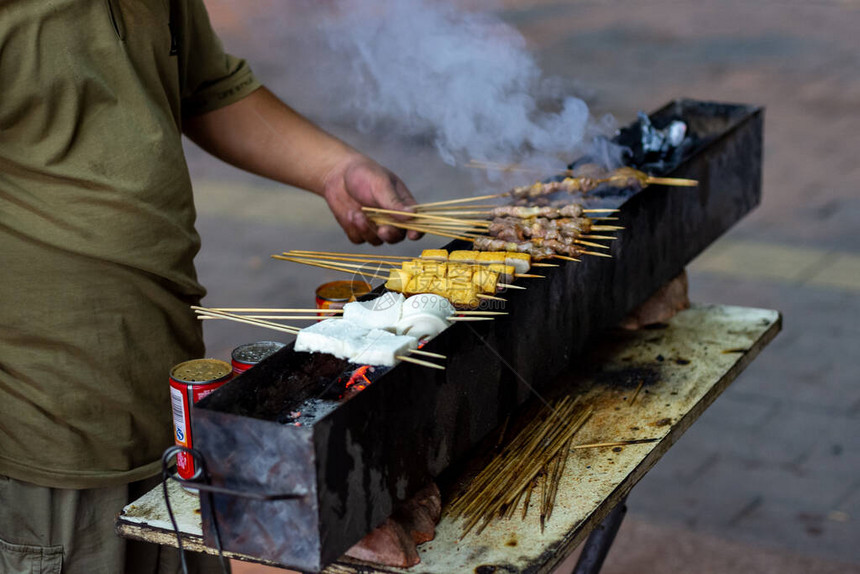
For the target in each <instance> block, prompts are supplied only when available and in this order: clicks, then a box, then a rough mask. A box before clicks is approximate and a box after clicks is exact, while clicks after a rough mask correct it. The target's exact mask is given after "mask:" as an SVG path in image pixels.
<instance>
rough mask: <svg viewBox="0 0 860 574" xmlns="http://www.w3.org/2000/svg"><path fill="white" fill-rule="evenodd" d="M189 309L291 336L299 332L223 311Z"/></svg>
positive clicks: (196, 307)
mask: <svg viewBox="0 0 860 574" xmlns="http://www.w3.org/2000/svg"><path fill="white" fill-rule="evenodd" d="M191 308H192V309H193V310H194V312H195V313H196V314H197V315H198V316H201V315H202V316H207V315H208V316H221V317H222V318H224V319H230V320H232V321H236V322H239V323H247V324H249V325H255V326H258V327H267V328H269V329H273V330H275V331H283V332H285V333H291V334H293V335H295V334H296V333H298V332H299V331H301V329H299V328H297V327H292V326H290V325H279V324H277V323H272V322H270V321H262V320H260V319H246V318H244V317H241V316H240V315H234V314H233V313H227V312H224V311H216V310H214V309H207V308H206V307H199V306H196V305H192V306H191Z"/></svg>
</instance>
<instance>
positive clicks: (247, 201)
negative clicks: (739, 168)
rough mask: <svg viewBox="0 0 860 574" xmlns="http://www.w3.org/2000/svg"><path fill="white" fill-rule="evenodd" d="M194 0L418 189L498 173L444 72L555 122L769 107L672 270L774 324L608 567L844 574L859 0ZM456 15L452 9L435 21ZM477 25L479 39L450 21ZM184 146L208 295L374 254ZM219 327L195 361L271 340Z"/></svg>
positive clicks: (433, 194)
mask: <svg viewBox="0 0 860 574" xmlns="http://www.w3.org/2000/svg"><path fill="white" fill-rule="evenodd" d="M206 4H207V5H208V7H209V10H210V16H211V18H212V21H213V25H214V26H215V28H216V29H217V30H218V32H219V33H220V34H221V37H222V40H223V41H224V43H225V45H226V46H227V48H228V50H230V51H231V52H232V53H234V54H237V55H240V56H242V57H244V58H246V59H247V60H248V61H249V62H250V63H251V66H252V68H253V69H254V71H255V72H256V73H257V75H258V76H259V77H260V78H261V79H262V80H263V82H264V83H265V84H266V85H267V86H269V87H270V88H271V89H272V90H273V91H274V92H275V93H277V94H278V95H279V96H281V97H282V98H283V99H284V100H286V101H287V102H288V103H290V104H291V105H292V106H293V107H294V108H296V109H297V110H299V111H300V112H302V113H304V114H306V115H308V116H309V117H311V118H312V119H313V120H314V121H316V122H318V123H320V124H321V125H323V126H324V127H325V128H326V129H327V130H329V131H331V132H333V133H335V134H336V135H338V136H339V137H341V138H343V139H345V140H346V141H347V142H349V143H350V144H352V145H353V146H355V147H357V148H359V149H360V150H362V151H364V152H366V153H368V154H369V155H371V156H372V157H374V158H376V159H377V160H379V161H380V162H381V163H383V164H385V165H386V166H388V167H389V168H391V169H392V170H394V171H395V172H396V173H397V174H398V175H400V177H401V178H402V179H403V180H404V181H405V182H406V184H407V185H408V186H409V188H410V189H411V191H412V192H413V194H414V195H415V196H416V197H417V198H418V200H419V201H432V200H437V199H445V198H453V197H460V196H465V195H470V194H475V195H477V194H479V193H482V192H484V193H486V192H494V191H503V190H504V189H506V186H508V185H509V184H510V183H511V182H510V181H507V180H506V179H505V178H501V179H500V178H499V175H498V174H484V173H480V174H479V173H475V170H471V169H467V168H465V167H463V166H462V162H461V161H458V159H459V158H458V157H457V153H453V154H452V153H450V151H451V150H452V149H453V150H454V151H455V152H456V151H457V150H458V149H459V148H457V144H456V139H452V138H455V137H456V129H454V131H453V132H452V131H451V127H450V126H447V127H441V128H439V127H437V126H436V125H435V123H434V122H436V121H437V120H438V121H445V120H446V119H449V118H451V117H453V118H454V122H455V124H456V123H457V122H458V121H459V120H458V119H457V118H458V117H459V116H458V115H457V114H458V113H459V112H461V111H463V110H466V111H468V110H469V108H470V106H476V105H480V104H481V102H482V101H483V100H482V99H481V94H477V95H476V94H475V93H470V94H467V95H465V96H464V97H463V98H462V99H458V97H456V96H450V97H449V95H448V94H449V92H448V91H446V89H445V88H446V86H453V87H454V88H455V90H454V92H455V93H458V92H457V91H456V89H457V87H458V86H461V84H462V83H463V82H464V80H463V78H464V77H465V78H466V80H468V79H469V78H470V77H471V78H473V79H474V78H479V80H478V81H481V82H489V84H486V85H487V86H489V87H487V88H483V87H482V86H483V84H479V85H478V87H479V88H480V89H485V91H486V97H487V101H488V102H496V99H495V96H496V95H495V93H494V90H495V89H494V88H493V86H492V81H493V78H507V79H512V81H520V80H522V82H523V84H522V86H521V90H522V91H523V92H525V93H528V92H529V91H532V92H533V94H534V96H535V98H536V103H535V105H536V106H538V108H539V109H540V110H542V112H541V113H545V114H549V115H547V116H546V117H549V118H553V117H558V118H562V117H564V114H565V113H566V111H565V110H566V109H567V107H566V105H567V101H566V98H568V97H576V98H578V99H579V101H581V102H584V103H585V104H587V106H588V109H589V110H590V114H591V118H592V122H591V123H590V124H589V126H588V127H587V128H586V131H587V133H597V132H603V133H608V132H611V130H612V129H613V126H614V125H617V126H623V125H626V124H628V123H630V122H631V121H632V120H634V119H635V115H636V112H637V111H639V110H643V111H653V110H654V109H656V108H658V107H660V106H662V105H663V104H665V103H667V102H669V101H670V100H672V99H674V98H678V97H690V98H696V99H702V100H713V101H725V102H738V103H750V104H760V105H764V106H765V107H766V114H765V161H764V192H763V203H762V205H761V206H760V207H759V208H758V209H757V210H756V211H755V212H754V213H753V214H752V215H751V216H749V217H747V218H746V219H745V220H744V221H743V222H742V223H741V224H740V225H738V226H737V227H736V228H735V229H733V230H732V231H731V232H730V233H728V234H727V235H726V236H725V237H724V238H723V239H721V240H720V241H718V242H717V243H715V244H714V245H713V246H712V247H711V248H710V249H709V250H708V251H707V252H705V253H704V254H703V255H702V256H701V257H699V258H698V259H697V260H696V261H695V262H694V263H693V264H692V265H691V267H690V268H689V270H688V271H689V274H690V290H691V293H690V296H691V299H692V300H693V301H696V302H703V303H723V304H733V305H746V306H754V307H764V308H773V309H778V310H780V311H782V312H783V314H784V330H783V332H782V333H781V334H780V335H779V336H778V337H777V339H776V340H775V341H774V342H773V343H772V344H771V345H770V346H769V347H768V348H767V349H765V351H764V352H763V353H762V355H761V356H760V357H759V358H758V359H757V360H755V361H754V362H753V364H752V366H751V367H750V368H749V369H748V370H747V371H746V372H744V373H743V375H742V376H741V377H740V378H739V379H738V380H737V381H736V382H735V383H734V384H733V385H732V386H731V387H730V388H729V389H728V390H727V391H726V392H725V394H724V395H723V396H722V397H720V399H719V400H717V402H716V403H715V404H714V405H713V406H712V407H711V408H710V409H709V410H708V411H707V412H706V413H705V414H704V416H703V417H702V418H701V419H700V420H699V421H698V422H697V423H696V424H694V425H693V427H692V428H691V429H690V430H689V431H688V432H687V433H686V435H685V436H684V437H682V439H681V440H680V441H679V442H678V443H677V444H676V445H675V446H674V447H673V448H672V449H671V450H670V451H669V453H668V454H667V455H666V456H665V457H664V458H663V459H662V460H661V461H660V462H659V463H658V464H657V466H656V467H655V468H654V469H653V470H652V471H651V472H650V473H649V474H648V475H647V476H646V477H645V478H644V479H643V480H642V482H641V483H640V484H639V485H638V486H637V487H636V488H635V489H634V490H633V492H632V494H631V496H630V499H629V507H630V512H629V514H628V517H627V519H626V521H625V522H624V524H623V525H622V527H621V531H620V533H619V536H618V538H617V540H616V543H615V546H614V547H613V550H612V552H611V553H610V555H609V558H608V561H607V563H606V565H605V567H604V572H607V573H621V572H672V571H681V570H688V571H696V572H720V573H722V572H858V573H860V544H858V542H860V353H858V352H857V351H858V344H860V297H858V295H860V233H858V228H860V193H858V187H860V162H858V160H857V153H858V150H860V113H858V112H860V38H858V36H860V35H858V30H860V0H817V1H806V2H800V1H795V0H782V1H774V2H754V3H753V2H746V1H740V0H722V1H720V2H694V1H692V0H656V1H650V2H633V1H632V0H601V1H596V0H595V1H588V0H579V1H564V2H562V1H553V0H534V1H524V0H520V1H516V2H515V1H513V0H507V1H494V2H485V1H478V0H475V1H469V2H466V1H461V2H454V3H447V2H441V1H439V2H435V3H434V2H429V1H418V0H410V1H408V2H398V3H397V4H396V6H397V8H395V3H394V2H385V1H381V0H379V1H375V2H367V3H364V2H354V3H353V4H354V5H357V6H360V7H361V12H359V13H355V14H344V13H341V14H340V18H339V19H336V18H333V12H332V10H333V9H334V8H335V7H336V5H337V4H338V3H337V2H300V1H295V2H293V1H291V2H283V1H281V2H278V1H276V0H257V1H255V2H240V1H239V0H206ZM434 4H435V7H434ZM437 9H438V10H443V11H444V12H445V13H444V14H443V16H445V18H443V19H441V20H439V21H438V22H437V23H436V24H437V26H436V27H433V26H431V24H426V26H424V27H422V26H416V22H429V21H430V20H431V18H429V17H427V15H426V14H425V13H423V12H421V11H422V10H423V11H427V10H430V11H431V12H432V11H433V10H437ZM411 10H418V12H417V13H416V12H414V11H411ZM394 12H396V13H397V17H398V18H400V20H393V21H392V20H391V19H392V18H394V16H392V14H391V13H394ZM452 19H454V20H458V21H462V22H465V27H464V28H462V29H459V30H453V31H452V30H448V29H447V28H446V27H445V25H444V24H445V22H450V21H452ZM386 26H387V27H386ZM413 27H414V28H413ZM448 28H450V26H449V27H448ZM487 30H489V31H490V32H489V33H490V34H491V35H492V38H491V39H490V40H487V39H484V40H482V41H484V42H485V43H483V44H482V43H480V42H478V41H476V42H475V43H472V42H470V41H466V40H464V39H463V37H462V36H463V35H465V36H466V38H467V39H468V38H470V37H473V34H474V35H477V34H481V33H486V31H487ZM422 34H424V35H425V36H422ZM458 34H460V36H458ZM398 37H399V38H400V40H401V41H409V40H410V38H411V39H416V38H420V39H421V41H422V42H423V44H422V45H421V46H418V47H416V48H415V53H414V54H413V56H412V59H411V60H410V59H409V58H406V59H403V58H401V59H399V60H396V61H392V62H388V63H383V64H382V65H381V66H380V67H379V68H378V69H374V68H373V62H372V60H373V58H375V57H379V55H378V54H376V55H374V53H373V49H376V50H378V51H381V52H382V53H383V54H384V53H389V54H390V53H392V52H397V46H396V40H397V38H398ZM381 38H382V39H388V38H393V40H391V41H392V42H395V43H394V44H386V43H380V42H381V41H382V40H380V39H381ZM476 40H477V38H476ZM386 41H388V40H386ZM486 41H489V42H490V43H489V44H487V43H486ZM416 42H417V40H416ZM368 46H369V47H370V48H371V49H370V50H369V51H366V50H365V49H364V48H365V47H368ZM487 46H489V47H490V48H492V50H490V52H492V53H494V54H495V56H493V57H492V58H491V57H490V56H491V55H492V54H491V55H488V54H487V51H486V49H485V48H486V47H487ZM494 46H503V47H504V49H503V50H496V49H495V48H493V47H494ZM410 49H411V48H410V47H409V46H406V47H404V51H405V52H409V50H410ZM409 53H411V52H409ZM437 55H439V58H437ZM443 56H444V57H443ZM481 58H487V61H486V62H481V63H480V67H478V68H469V67H468V65H469V64H468V63H469V62H470V61H472V62H474V60H475V59H481ZM493 58H494V59H493ZM491 60H492V61H491ZM368 62H370V63H368ZM464 62H466V63H465V64H464ZM508 63H512V64H511V65H512V66H513V65H514V64H515V65H516V66H518V67H517V68H516V69H513V70H512V69H509V68H508V67H507V66H508ZM472 65H474V64H472ZM434 66H443V67H445V70H446V73H447V71H451V74H452V75H451V76H450V77H444V76H432V77H431V81H430V82H428V83H424V82H425V80H426V79H427V78H426V77H425V76H422V74H424V72H422V70H424V68H425V67H430V68H433V67H434ZM464 66H465V68H464ZM398 70H399V71H400V72H403V74H402V76H398V75H397V74H398V73H399V71H398ZM368 78H370V79H368ZM440 78H441V79H440ZM518 78H519V80H518ZM523 78H525V79H523ZM368 82H371V83H368ZM466 84H467V85H468V81H466ZM400 95H403V97H404V98H405V101H400V100H399V99H398V98H399V97H400ZM410 98H412V99H410ZM422 98H423V99H422ZM476 102H477V104H476ZM496 103H497V102H496ZM503 103H504V102H503ZM574 103H576V102H574ZM577 105H579V104H577ZM410 106H412V108H410ZM395 107H397V108H401V109H400V110H399V112H398V113H397V114H391V115H389V110H391V109H392V108H395ZM416 107H417V108H418V111H417V112H416V109H415V108H416ZM577 109H579V108H577ZM553 114H556V115H555V116H554V115H553ZM606 114H610V115H611V118H610V117H607V116H606ZM415 116H418V117H420V118H421V119H420V121H414V122H412V121H411V120H409V119H408V118H410V117H415ZM439 118H442V120H440V119H439ZM404 122H405V124H404ZM574 123H575V120H574ZM454 128H456V125H455V126H454ZM488 129H489V128H488ZM440 134H441V135H440ZM452 134H453V135H452ZM479 135H483V136H484V137H485V139H488V140H489V139H494V140H496V139H498V138H500V137H501V136H499V135H497V134H496V132H493V131H492V130H490V131H489V132H487V133H485V134H479ZM445 138H447V139H445ZM440 141H442V142H443V143H442V144H440ZM452 141H453V142H455V143H454V144H451V145H449V146H448V147H447V148H446V147H445V145H446V142H447V143H449V144H450V143H451V142H452ZM467 144H468V142H467ZM467 144H464V146H465V147H464V148H463V149H465V152H464V151H463V149H460V150H459V151H460V152H462V153H466V152H468V151H470V150H471V149H472V148H469V147H468V145H467ZM187 145H188V147H187V151H188V156H189V163H190V166H191V170H192V177H193V180H194V185H195V194H196V200H197V208H198V229H199V231H200V233H201V235H202V238H203V248H202V251H201V253H200V255H199V256H198V259H197V264H198V272H199V275H200V278H201V280H202V282H203V284H204V285H206V286H207V288H208V289H209V295H208V296H207V297H206V299H205V300H204V304H205V305H209V306H224V307H240V306H254V307H266V306H280V307H298V306H303V307H310V306H313V304H314V288H315V287H316V286H317V285H319V284H321V283H323V282H325V281H327V280H335V279H342V278H346V277H341V276H339V275H338V274H336V273H335V272H331V273H327V272H326V271H324V270H322V269H312V268H308V267H300V266H297V265H292V264H288V263H283V262H276V261H274V260H271V259H269V255H270V254H272V253H277V252H280V251H283V250H286V249H324V250H330V251H345V250H365V251H367V250H369V249H371V248H370V247H369V246H363V247H358V248H356V247H354V246H352V245H351V244H350V243H349V241H348V240H347V239H346V238H345V236H344V235H343V234H342V233H341V231H340V228H339V227H338V226H337V224H336V223H335V222H334V220H333V219H332V218H331V216H330V214H329V211H328V209H327V207H326V205H325V203H324V202H323V201H322V200H321V199H319V198H317V197H315V196H312V195H310V194H307V193H305V192H302V191H299V190H296V189H291V188H288V187H285V186H282V185H276V184H273V183H271V182H267V181H265V180H262V179H259V178H256V177H253V176H250V175H247V174H244V173H242V172H240V171H238V170H236V169H233V168H231V167H229V166H226V165H224V164H222V163H220V162H218V161H217V160H214V159H212V158H211V157H208V156H207V155H206V154H205V153H204V152H202V151H200V150H199V149H197V148H195V147H194V146H193V144H190V143H189V144H187ZM440 149H441V153H440ZM446 150H447V151H446ZM499 153H501V152H499ZM500 159H501V158H500ZM568 159H572V158H568ZM446 160H447V161H446ZM452 163H453V164H454V165H452ZM561 165H562V163H561V162H560V163H559V164H558V166H559V167H560V166H561ZM442 243H443V241H442V240H441V238H425V239H423V240H422V241H420V242H419V243H418V244H416V243H412V242H410V243H408V244H399V245H397V246H391V247H385V248H382V250H381V252H385V253H397V254H414V253H417V252H418V251H419V250H420V249H422V248H428V247H437V246H439V245H441V244H442ZM217 323H220V322H207V324H206V325H205V328H206V333H205V335H206V340H207V345H208V349H209V355H210V356H213V357H218V358H227V357H229V353H230V350H231V349H232V348H234V347H236V346H238V345H239V344H242V343H246V342H251V341H255V340H260V339H271V338H274V339H278V337H277V336H275V337H273V335H272V333H269V332H261V331H258V330H255V329H254V328H247V329H245V328H242V327H238V326H237V325H235V324H229V325H224V324H217ZM228 360H229V359H228Z"/></svg>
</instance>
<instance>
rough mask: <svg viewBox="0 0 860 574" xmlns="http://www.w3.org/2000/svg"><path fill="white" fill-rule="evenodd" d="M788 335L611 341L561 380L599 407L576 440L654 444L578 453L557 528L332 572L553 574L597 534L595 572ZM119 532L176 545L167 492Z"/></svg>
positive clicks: (127, 516)
mask: <svg viewBox="0 0 860 574" xmlns="http://www.w3.org/2000/svg"><path fill="white" fill-rule="evenodd" d="M780 327H781V316H780V314H779V313H778V312H776V311H771V310H764V309H751V308H743V307H731V306H705V305H694V306H693V307H692V308H691V309H689V310H687V311H684V312H682V313H679V314H678V315H676V316H675V317H674V318H673V319H672V320H671V321H669V323H668V324H666V325H660V326H657V328H649V329H644V330H641V331H637V332H621V331H619V332H615V333H613V334H612V336H610V337H607V338H606V339H605V340H604V342H603V343H602V344H600V345H598V346H597V347H596V348H595V349H594V350H593V351H592V352H591V353H589V354H588V355H587V357H588V361H589V363H588V364H587V365H586V364H582V367H581V368H575V367H571V372H569V373H567V374H565V375H563V377H562V379H564V380H563V381H562V382H561V384H564V385H567V386H569V387H570V388H571V389H576V392H578V393H580V394H581V395H582V398H583V400H584V402H585V403H586V404H591V405H593V406H594V408H595V411H594V414H593V415H592V416H591V418H590V419H589V420H588V422H587V423H586V424H585V426H583V427H582V429H581V430H580V431H579V432H578V433H577V434H576V436H575V438H574V441H575V443H578V444H592V443H600V442H609V441H621V440H632V439H642V438H656V439H658V440H656V441H654V442H650V443H644V444H635V445H627V446H624V447H614V448H590V449H583V450H573V451H572V452H571V454H570V457H569V459H568V461H567V467H566V471H565V474H564V476H563V477H562V479H561V483H560V486H559V491H558V495H557V498H556V502H555V509H554V511H553V515H552V519H551V520H550V521H549V522H548V523H547V524H546V529H545V531H544V532H543V533H541V531H540V528H539V526H538V518H537V512H535V511H534V509H531V510H532V511H530V512H529V514H528V517H527V518H526V520H525V521H522V520H520V518H519V516H520V513H519V512H517V513H515V514H514V516H515V518H513V519H511V520H504V519H500V520H498V521H496V522H495V523H494V524H491V525H490V526H488V527H487V528H486V529H485V530H484V531H483V532H481V534H480V535H475V534H473V533H472V534H469V535H467V536H465V537H463V538H462V539H461V538H460V532H461V528H460V525H459V524H458V523H456V522H454V521H453V520H451V519H450V518H449V517H447V516H445V514H444V513H443V516H442V521H441V522H440V524H439V525H438V527H437V529H436V538H435V539H434V540H432V541H430V542H427V543H425V544H423V545H421V546H419V549H418V550H419V555H420V557H421V563H420V564H418V565H417V566H414V567H413V568H411V569H409V570H402V569H398V568H390V567H383V566H375V565H368V564H363V563H360V562H358V561H355V560H350V559H343V560H341V561H338V562H336V563H335V564H332V565H331V566H329V567H328V568H326V570H325V572H326V573H329V574H347V573H355V574H358V573H359V572H360V573H365V574H366V573H368V572H379V573H395V572H409V573H412V574H429V573H434V574H441V573H448V572H466V571H474V572H478V573H489V572H534V573H543V572H551V571H552V570H553V569H554V568H556V567H557V566H558V565H559V564H561V563H562V561H564V559H565V558H567V557H568V556H569V555H570V554H571V553H572V552H573V551H574V550H575V549H576V548H577V547H578V546H579V545H580V543H582V542H583V540H585V539H586V537H588V536H589V534H591V533H592V532H594V535H593V536H592V538H591V540H590V541H589V543H588V544H587V545H586V548H585V550H584V551H583V555H582V558H581V559H580V565H579V568H581V570H579V569H578V570H577V572H588V571H596V570H597V569H599V567H600V564H601V563H602V559H603V557H605V553H606V550H608V546H609V544H611V542H612V538H613V537H614V534H615V531H617V528H618V525H619V524H620V521H621V518H622V517H623V512H624V500H625V498H626V496H627V494H628V493H629V492H630V489H631V488H633V486H634V485H635V484H636V483H637V482H638V481H639V480H640V479H641V478H642V477H643V476H644V475H645V473H646V472H648V470H649V469H650V468H651V467H652V466H654V464H655V463H656V462H657V461H658V460H659V459H660V457H661V456H663V454H664V453H665V452H666V451H667V450H668V449H669V448H670V447H671V446H672V444H674V442H675V441H676V440H678V438H679V437H680V436H681V435H682V434H683V433H684V431H686V430H687V429H688V428H689V427H690V425H691V424H693V422H694V421H695V420H696V419H697V418H698V417H699V416H700V415H701V414H702V413H703V412H704V410H705V409H706V408H707V407H708V406H709V405H710V404H711V403H712V402H713V401H714V399H716V398H717V397H718V396H719V395H720V393H722V391H723V390H725V388H726V387H727V386H728V385H729V384H730V383H731V382H732V381H734V380H735V379H736V378H737V376H738V375H739V374H740V373H741V371H743V370H744V369H745V368H746V367H747V365H749V363H750V362H751V361H752V360H753V359H754V358H755V357H756V355H758V353H759V352H760V351H761V350H762V349H763V348H764V347H765V346H766V345H767V344H768V343H769V342H770V341H771V340H772V339H773V338H774V337H775V336H776V334H777V333H778V332H779V329H780ZM574 371H576V372H574ZM583 373H585V374H583ZM637 389H638V392H637ZM170 497H171V498H170V499H171V502H172V503H173V507H174V511H175V513H176V516H177V519H178V522H179V527H180V531H181V533H182V536H183V541H184V545H185V547H186V548H187V549H189V550H193V551H198V552H209V553H213V554H214V553H216V551H215V550H214V549H212V548H208V547H206V546H205V545H204V544H203V539H202V532H201V525H200V514H199V513H200V509H199V503H198V500H197V497H196V496H195V495H192V494H189V493H187V492H185V491H184V490H182V488H181V487H179V486H178V485H177V484H175V483H172V484H170ZM535 504H537V502H536V501H534V500H533V501H532V505H533V506H534V505H535ZM613 510H614V512H613ZM610 513H612V515H611V516H610ZM607 516H609V518H607ZM117 531H118V533H119V534H120V535H122V536H125V537H128V538H134V539H139V540H144V541H147V542H152V543H155V544H164V545H172V546H175V545H176V537H175V534H174V532H173V530H172V528H171V527H170V521H169V519H168V516H167V511H166V508H165V505H164V500H163V497H162V494H161V489H160V488H157V489H154V490H152V491H150V492H149V493H147V494H146V495H144V496H143V497H141V498H140V499H138V500H136V501H135V502H133V503H132V504H129V505H128V506H127V507H125V508H124V509H123V511H122V513H121V514H120V516H119V517H118V519H117ZM225 554H226V555H227V556H228V557H232V558H238V559H242V560H248V561H254V562H261V563H267V562H265V561H260V560H256V559H254V558H252V557H247V556H241V555H236V554H232V553H229V552H227V553H225Z"/></svg>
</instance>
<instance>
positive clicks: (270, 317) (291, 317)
mask: <svg viewBox="0 0 860 574" xmlns="http://www.w3.org/2000/svg"><path fill="white" fill-rule="evenodd" d="M242 317H243V318H244V319H267V320H274V321H293V320H295V321H319V320H320V319H324V318H325V317H320V316H319V315H242ZM201 319H229V317H220V316H206V317H201Z"/></svg>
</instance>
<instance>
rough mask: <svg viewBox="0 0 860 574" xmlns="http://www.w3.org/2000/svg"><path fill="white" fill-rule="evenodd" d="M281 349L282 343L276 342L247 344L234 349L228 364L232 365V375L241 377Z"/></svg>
mask: <svg viewBox="0 0 860 574" xmlns="http://www.w3.org/2000/svg"><path fill="white" fill-rule="evenodd" d="M283 347H284V343H279V342H277V341H257V342H256V343H248V344H246V345H240V346H238V347H236V348H235V349H233V353H232V354H231V356H230V359H231V360H230V362H231V363H232V365H233V374H234V375H241V374H242V373H244V372H245V371H247V370H248V369H250V368H251V367H253V366H254V365H256V364H257V363H259V362H260V361H262V360H263V359H265V358H266V357H268V356H269V355H272V354H274V353H275V352H277V351H279V350H281V349H282V348H283Z"/></svg>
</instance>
